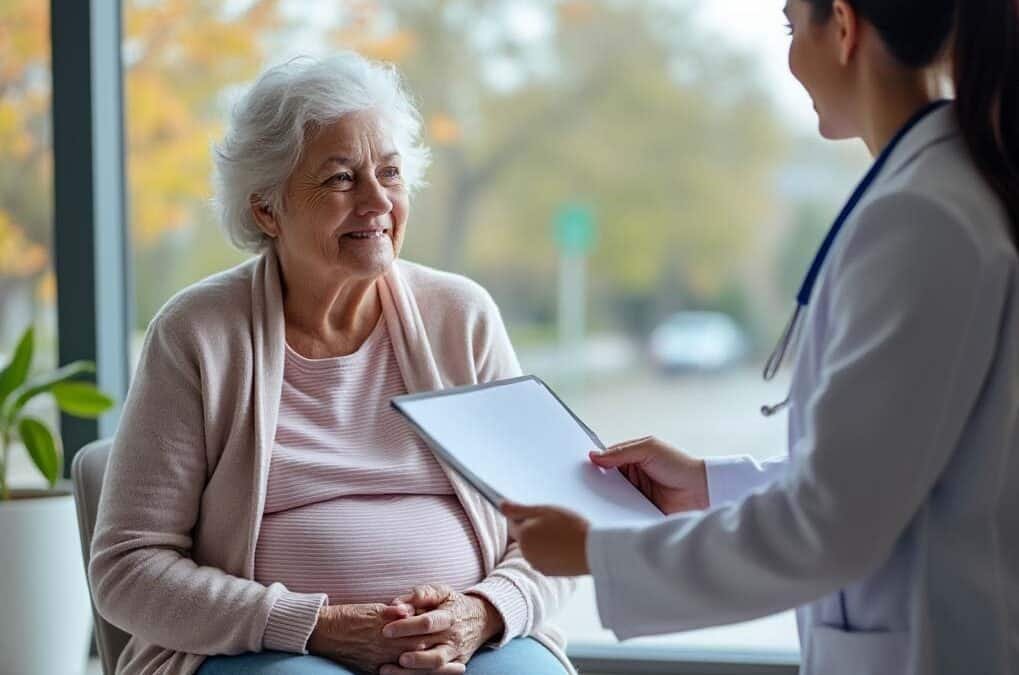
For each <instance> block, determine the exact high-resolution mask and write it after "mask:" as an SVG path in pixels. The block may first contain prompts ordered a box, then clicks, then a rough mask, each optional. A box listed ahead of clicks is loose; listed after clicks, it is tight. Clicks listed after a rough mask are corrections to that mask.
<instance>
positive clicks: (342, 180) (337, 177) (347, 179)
mask: <svg viewBox="0 0 1019 675" xmlns="http://www.w3.org/2000/svg"><path fill="white" fill-rule="evenodd" d="M328 182H329V183H331V184H333V185H342V186H347V185H349V184H351V183H353V182H354V177H353V176H352V175H350V174H349V173H347V172H346V171H344V172H343V173H338V174H334V175H332V176H330V177H329V181H328Z"/></svg>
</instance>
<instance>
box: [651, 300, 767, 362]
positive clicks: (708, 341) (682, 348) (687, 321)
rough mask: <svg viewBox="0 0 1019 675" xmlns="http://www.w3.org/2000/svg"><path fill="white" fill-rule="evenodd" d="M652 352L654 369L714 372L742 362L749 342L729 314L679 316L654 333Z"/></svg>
mask: <svg viewBox="0 0 1019 675" xmlns="http://www.w3.org/2000/svg"><path fill="white" fill-rule="evenodd" d="M649 349H650V353H651V359H652V361H653V362H654V365H655V367H656V368H658V369H660V370H662V371H664V372H667V373H679V372H687V371H695V372H712V371H719V370H724V369H726V368H729V367H731V366H734V365H736V364H738V363H740V362H741V361H743V360H744V359H745V358H746V356H747V354H748V352H749V351H750V340H749V339H748V338H747V335H746V333H745V331H744V330H743V329H742V328H740V326H739V324H738V323H736V321H735V320H733V318H732V317H730V316H729V315H727V314H723V313H721V312H680V313H678V314H673V315H672V316H670V317H669V318H668V319H666V320H665V321H663V322H662V323H661V324H659V325H658V327H657V328H655V329H654V330H653V331H652V332H651V338H650V342H649Z"/></svg>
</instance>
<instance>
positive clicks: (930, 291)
mask: <svg viewBox="0 0 1019 675" xmlns="http://www.w3.org/2000/svg"><path fill="white" fill-rule="evenodd" d="M785 13H786V15H787V16H788V18H789V24H790V30H791V33H792V46H791V49H790V59H789V61H790V66H791V69H792V72H793V74H794V75H795V76H796V77H797V78H798V79H799V80H800V81H801V82H802V83H803V85H804V86H805V87H806V89H807V90H808V91H809V93H810V94H811V96H812V97H813V99H814V103H815V106H816V108H817V111H818V115H819V117H820V128H821V133H822V134H823V135H824V136H825V137H827V138H849V137H860V138H862V139H863V141H864V142H865V143H866V144H867V147H868V148H869V149H870V151H871V153H872V154H873V155H874V156H875V158H876V160H875V164H874V167H873V168H872V170H871V172H870V173H869V174H868V175H867V176H866V177H865V178H864V180H863V182H862V183H861V185H860V187H859V189H858V190H857V192H856V194H854V195H853V197H852V199H851V201H850V203H849V204H847V206H846V208H845V210H844V211H843V213H842V215H841V216H840V217H839V219H838V221H837V222H836V224H835V226H834V227H833V228H832V232H831V234H830V235H829V238H828V240H827V241H826V242H825V244H824V246H823V247H822V249H821V251H820V252H819V254H818V257H817V259H816V260H815V262H814V264H813V265H812V267H811V269H810V272H809V274H808V276H807V278H806V280H805V282H804V286H803V289H802V290H801V292H800V296H799V298H798V303H797V308H796V313H795V315H794V319H793V321H792V322H791V324H790V326H789V329H788V330H787V331H786V334H785V336H784V337H783V339H782V342H781V344H780V347H779V348H778V349H777V350H776V353H775V354H774V355H773V358H772V359H771V360H770V361H769V365H768V368H767V374H768V375H769V376H770V375H771V374H773V373H774V371H775V370H776V369H777V366H778V364H779V363H780V362H781V360H782V355H783V353H784V351H785V346H786V344H787V343H789V342H790V341H791V340H792V338H793V336H794V335H795V334H797V333H798V334H799V335H800V338H801V339H800V340H799V348H798V353H797V356H796V363H795V372H794V374H793V380H792V390H791V393H790V397H789V399H788V401H787V402H783V403H782V404H779V405H778V406H766V407H765V413H766V414H770V413H772V412H774V411H775V410H777V409H779V408H781V407H783V406H784V405H786V404H788V410H789V446H788V458H785V459H782V460H779V461H776V462H769V463H765V464H763V465H758V464H756V463H754V462H753V461H752V460H750V459H749V458H742V459H730V460H725V461H710V460H709V461H708V462H707V464H705V462H703V461H700V460H697V459H694V458H692V457H689V456H687V455H685V454H683V453H682V452H680V451H679V450H676V449H674V448H672V447H669V446H668V445H666V444H664V443H662V442H660V441H657V440H654V439H644V440H638V441H633V442H630V443H626V444H623V445H620V446H616V447H614V448H611V449H610V450H608V451H607V452H605V453H604V454H602V455H592V461H594V462H595V463H596V464H598V465H599V466H602V467H605V468H618V469H619V470H621V471H622V472H623V473H624V475H626V476H627V477H628V478H629V479H630V481H631V482H632V483H634V484H635V485H636V486H638V487H639V488H640V489H641V490H642V491H643V492H644V493H645V494H646V495H647V496H648V497H649V498H650V499H652V500H653V501H654V502H655V503H656V504H657V505H658V506H659V507H660V508H661V509H662V510H663V511H665V512H666V513H669V514H676V515H673V516H672V517H670V518H668V519H667V520H665V521H663V522H662V523H661V524H660V525H656V526H653V527H649V528H645V529H605V530H599V529H591V528H589V527H588V524H587V523H586V522H585V521H584V520H583V519H582V518H580V517H578V516H576V515H574V514H571V513H569V512H567V511H562V510H558V509H553V508H546V507H524V506H520V505H514V504H507V505H505V507H504V513H505V514H506V515H507V516H508V517H509V518H511V519H512V520H514V521H515V526H514V536H515V537H516V539H517V540H518V541H519V542H520V545H521V548H522V551H523V553H524V555H525V556H526V557H527V558H528V560H530V561H531V563H532V564H533V565H534V566H535V567H537V568H538V569H539V570H541V571H542V572H545V573H546V574H559V575H578V574H585V573H590V574H592V575H593V576H594V580H595V585H596V590H597V595H598V611H599V614H600V615H601V620H602V622H603V623H604V624H605V625H606V626H607V627H609V628H611V629H613V630H614V631H615V633H616V635H617V636H619V637H620V638H630V637H634V636H638V635H647V634H653V633H667V632H674V631H681V630H688V629H693V628H700V627H704V626H711V625H717V624H724V623H730V622H736V621H744V620H748V619H753V618H756V617H761V616H764V615H767V614H771V613H773V612H779V611H782V610H786V609H789V608H791V607H797V606H799V610H798V613H797V616H798V624H799V631H800V642H801V645H802V661H803V670H802V672H804V673H809V674H811V675H839V674H842V673H845V674H846V675H848V674H850V673H851V674H852V675H920V674H935V673H936V674H946V675H947V674H949V673H952V674H955V673H964V674H970V673H973V674H980V675H994V674H999V673H1019V265H1017V253H1016V242H1017V240H1019V17H1017V13H1019V3H1017V2H1016V0H896V1H892V0H834V1H832V0H789V2H788V4H787V6H786V8H785ZM947 54H951V57H950V60H951V61H952V63H950V64H949V63H946V61H948V60H949V58H947V57H946V56H945V55H947ZM944 66H952V68H951V70H952V71H953V73H952V78H953V79H954V84H955V91H956V100H955V101H954V102H952V103H949V102H938V101H937V100H936V97H937V84H938V80H939V75H941V72H940V71H941V70H942V69H943V67H944ZM945 70H947V69H945Z"/></svg>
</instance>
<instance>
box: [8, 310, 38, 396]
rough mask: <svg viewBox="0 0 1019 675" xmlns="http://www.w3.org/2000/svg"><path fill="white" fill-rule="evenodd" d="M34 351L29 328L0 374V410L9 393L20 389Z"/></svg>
mask: <svg viewBox="0 0 1019 675" xmlns="http://www.w3.org/2000/svg"><path fill="white" fill-rule="evenodd" d="M34 350H35V329H34V328H33V327H32V326H29V327H28V329H27V330H26V331H25V332H24V334H23V335H22V336H21V339H20V340H18V346H17V347H16V348H15V349H14V358H12V359H11V362H10V363H8V364H7V367H6V368H4V369H3V372H0V408H2V407H3V404H4V401H5V400H7V397H8V396H10V394H11V392H12V391H14V390H15V389H17V388H18V387H20V386H21V385H22V384H24V382H25V378H26V377H28V369H29V368H30V367H31V366H32V352H33V351H34Z"/></svg>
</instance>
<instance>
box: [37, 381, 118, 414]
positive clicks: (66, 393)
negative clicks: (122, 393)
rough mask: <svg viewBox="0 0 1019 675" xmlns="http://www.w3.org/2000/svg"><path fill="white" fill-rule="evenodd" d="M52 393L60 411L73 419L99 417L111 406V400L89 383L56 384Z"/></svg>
mask: <svg viewBox="0 0 1019 675" xmlns="http://www.w3.org/2000/svg"><path fill="white" fill-rule="evenodd" d="M52 392H53V397H54V398H55V399H56V400H57V405H58V406H60V409H61V410H63V411H64V412H65V413H67V414H68V415H74V416H75V417H88V418H94V417H99V416H100V415H102V414H103V413H104V412H106V411H107V410H109V409H110V408H111V407H112V406H113V399H112V398H110V397H109V396H107V395H106V394H104V393H103V392H101V391H99V389H98V388H97V387H96V386H95V385H94V384H92V383H91V382H58V383H56V384H54V385H53V389H52Z"/></svg>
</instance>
